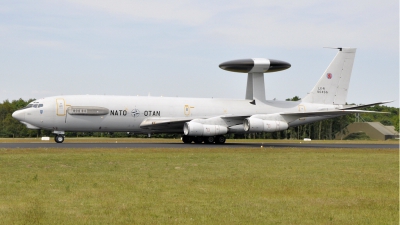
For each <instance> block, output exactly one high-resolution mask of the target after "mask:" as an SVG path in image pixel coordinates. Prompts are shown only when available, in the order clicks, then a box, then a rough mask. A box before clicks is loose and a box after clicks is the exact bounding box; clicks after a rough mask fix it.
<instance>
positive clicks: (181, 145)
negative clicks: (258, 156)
mask: <svg viewBox="0 0 400 225" xmlns="http://www.w3.org/2000/svg"><path fill="white" fill-rule="evenodd" d="M261 146H262V147H273V148H287V147H289V148H365V149H399V144H321V143H312V142H309V143H304V142H302V143H264V144H262V143H225V144H223V145H217V144H184V143H62V144H57V143H51V142H50V143H49V142H44V143H0V149H34V148H63V149H65V148H71V149H86V148H128V149H134V148H243V147H245V148H260V147H261Z"/></svg>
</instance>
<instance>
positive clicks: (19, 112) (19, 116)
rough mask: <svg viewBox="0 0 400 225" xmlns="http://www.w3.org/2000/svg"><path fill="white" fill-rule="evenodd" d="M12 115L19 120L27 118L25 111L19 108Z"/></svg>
mask: <svg viewBox="0 0 400 225" xmlns="http://www.w3.org/2000/svg"><path fill="white" fill-rule="evenodd" d="M12 117H13V118H14V119H17V120H19V121H21V120H25V113H24V112H23V110H17V111H15V112H14V113H13V114H12Z"/></svg>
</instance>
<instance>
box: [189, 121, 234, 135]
mask: <svg viewBox="0 0 400 225" xmlns="http://www.w3.org/2000/svg"><path fill="white" fill-rule="evenodd" d="M183 133H184V134H185V135H187V136H216V135H224V134H226V133H228V128H227V127H224V126H221V125H209V124H201V123H196V122H186V123H185V125H184V126H183Z"/></svg>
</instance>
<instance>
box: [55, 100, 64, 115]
mask: <svg viewBox="0 0 400 225" xmlns="http://www.w3.org/2000/svg"><path fill="white" fill-rule="evenodd" d="M56 102H57V109H56V113H57V116H65V100H64V99H62V98H57V99H56Z"/></svg>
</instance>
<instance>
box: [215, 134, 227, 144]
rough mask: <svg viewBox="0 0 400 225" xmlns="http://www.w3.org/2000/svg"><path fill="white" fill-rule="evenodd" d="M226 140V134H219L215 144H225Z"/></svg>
mask: <svg viewBox="0 0 400 225" xmlns="http://www.w3.org/2000/svg"><path fill="white" fill-rule="evenodd" d="M225 141H226V138H225V137H224V136H217V137H216V138H215V144H224V143H225Z"/></svg>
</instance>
